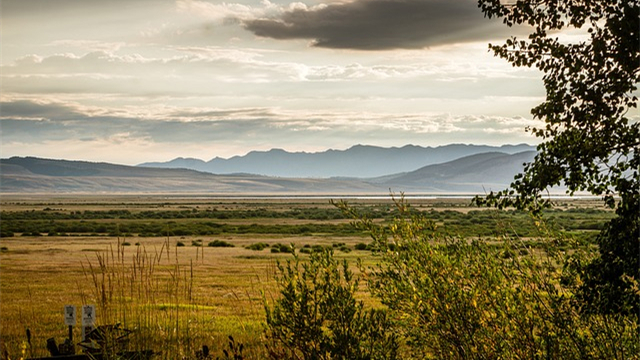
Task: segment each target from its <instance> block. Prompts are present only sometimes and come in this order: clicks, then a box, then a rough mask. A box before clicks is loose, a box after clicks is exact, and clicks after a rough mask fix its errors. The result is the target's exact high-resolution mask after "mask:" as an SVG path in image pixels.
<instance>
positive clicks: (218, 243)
mask: <svg viewBox="0 0 640 360" xmlns="http://www.w3.org/2000/svg"><path fill="white" fill-rule="evenodd" d="M207 246H209V247H235V245H233V244H231V243H228V242H226V241H224V240H213V241H210V242H209V244H207Z"/></svg>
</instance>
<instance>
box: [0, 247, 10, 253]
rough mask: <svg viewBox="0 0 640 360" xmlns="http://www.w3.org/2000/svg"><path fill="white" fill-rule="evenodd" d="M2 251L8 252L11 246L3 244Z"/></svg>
mask: <svg viewBox="0 0 640 360" xmlns="http://www.w3.org/2000/svg"><path fill="white" fill-rule="evenodd" d="M0 251H1V252H6V251H9V248H8V247H6V246H3V247H0Z"/></svg>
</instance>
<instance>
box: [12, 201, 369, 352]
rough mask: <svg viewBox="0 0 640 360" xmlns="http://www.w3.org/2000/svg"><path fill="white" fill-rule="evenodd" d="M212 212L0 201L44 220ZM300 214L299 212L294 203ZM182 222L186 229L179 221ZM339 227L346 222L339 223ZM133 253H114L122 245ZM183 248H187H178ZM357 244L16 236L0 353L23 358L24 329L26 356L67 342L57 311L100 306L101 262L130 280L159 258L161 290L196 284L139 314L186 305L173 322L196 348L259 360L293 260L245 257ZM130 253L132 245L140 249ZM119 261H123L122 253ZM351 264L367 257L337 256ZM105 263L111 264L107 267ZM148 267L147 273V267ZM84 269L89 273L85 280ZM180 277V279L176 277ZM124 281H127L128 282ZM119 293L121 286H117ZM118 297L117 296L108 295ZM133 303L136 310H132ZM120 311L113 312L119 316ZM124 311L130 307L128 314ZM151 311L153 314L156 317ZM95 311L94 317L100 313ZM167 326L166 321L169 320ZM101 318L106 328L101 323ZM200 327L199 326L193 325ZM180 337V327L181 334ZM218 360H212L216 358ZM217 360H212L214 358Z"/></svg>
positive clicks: (271, 238) (277, 204)
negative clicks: (67, 215)
mask: <svg viewBox="0 0 640 360" xmlns="http://www.w3.org/2000/svg"><path fill="white" fill-rule="evenodd" d="M187 203H188V206H204V205H205V204H208V205H211V202H210V201H209V202H207V201H205V200H202V201H195V202H194V201H193V200H180V199H179V200H173V201H161V202H159V199H157V198H153V199H151V198H147V197H144V198H130V197H125V198H115V199H114V198H111V199H102V198H101V199H97V198H84V197H65V198H55V199H49V198H47V199H43V198H39V197H36V198H27V199H15V198H11V199H7V198H4V199H3V204H2V209H3V210H4V211H24V210H32V209H35V210H42V209H44V208H47V207H48V208H52V209H55V210H60V211H84V210H106V209H128V210H131V211H143V210H168V209H181V208H184V207H185V206H187ZM305 204H307V205H308V206H316V207H317V206H327V207H330V206H332V205H330V204H329V202H328V201H327V200H316V201H303V202H302V205H305ZM214 205H215V206H218V207H222V208H226V209H239V208H249V207H264V206H269V208H270V209H278V208H282V209H286V208H289V207H291V206H292V204H291V200H286V201H285V200H269V201H266V202H262V201H261V202H259V203H256V201H255V200H253V201H251V200H238V199H234V200H220V201H216V203H215V204H214ZM296 206H298V207H299V206H301V203H299V202H298V203H297V204H296ZM185 221H188V220H185ZM249 221H250V222H252V223H255V222H256V221H257V220H256V219H251V220H244V219H230V220H228V222H229V223H234V222H236V223H246V222H249ZM259 221H261V222H263V223H270V222H280V223H282V222H284V223H300V222H304V221H303V220H297V219H264V220H259ZM341 221H345V220H341ZM196 238H197V239H200V240H202V242H203V244H205V246H202V247H197V246H192V244H191V241H192V240H194V239H196ZM211 240H224V241H227V242H229V243H231V244H234V245H235V247H229V248H212V247H207V246H206V244H207V243H208V242H209V241H211ZM125 241H126V242H128V243H130V244H131V245H130V246H120V247H119V246H118V244H119V243H121V242H125ZM178 241H181V242H183V243H185V244H186V246H184V247H176V243H177V242H178ZM337 241H340V242H347V243H350V244H352V245H353V244H355V243H356V242H358V241H362V238H360V237H354V238H345V237H340V238H338V239H333V238H331V237H327V236H322V235H319V236H313V235H309V236H286V235H259V236H256V235H252V234H248V235H231V236H215V237H207V236H187V237H169V238H167V237H163V238H138V237H135V236H134V237H131V238H115V237H107V236H104V237H95V236H85V237H82V236H77V237H75V236H74V237H56V236H43V237H30V236H16V237H12V238H3V239H2V240H1V245H2V247H4V248H6V249H7V250H6V251H2V252H1V253H0V315H1V321H0V334H1V337H0V340H1V342H2V344H0V347H1V348H2V349H3V350H2V351H3V352H4V351H5V350H6V351H7V353H8V354H10V356H12V358H15V357H16V355H15V354H17V353H19V352H20V348H21V346H23V343H25V342H26V340H27V338H26V335H25V334H26V329H29V330H30V332H31V334H32V339H31V346H30V347H28V351H27V356H33V357H35V356H45V355H48V352H47V350H46V348H45V344H46V339H48V338H51V337H55V338H56V340H57V341H58V342H62V341H63V340H64V338H66V336H67V332H68V330H67V327H66V326H65V325H64V322H63V306H64V305H66V304H73V305H76V307H77V308H79V307H80V306H81V305H82V304H91V303H93V304H96V303H99V300H98V298H99V296H97V295H96V285H95V283H94V282H93V280H92V276H91V273H97V274H98V275H100V272H101V271H100V270H99V269H98V268H99V265H100V264H99V263H100V261H99V257H101V258H102V259H103V262H106V263H108V265H111V267H112V268H116V269H118V268H122V269H124V270H123V271H124V272H130V271H132V270H131V267H132V266H133V263H134V262H135V260H134V259H135V258H136V255H137V254H138V255H139V253H140V252H146V253H147V254H148V255H149V258H150V259H151V258H154V257H156V256H160V257H161V260H159V261H158V266H156V267H155V268H154V275H153V276H154V277H155V278H156V279H163V280H165V281H166V280H167V279H170V278H171V277H172V276H174V275H175V272H176V271H178V272H179V273H180V274H182V275H181V276H182V279H183V282H182V283H181V284H179V285H178V287H184V286H187V285H186V284H187V283H192V293H191V296H190V299H187V298H186V297H185V296H183V294H179V295H180V296H177V295H176V294H177V293H179V292H180V291H177V290H175V289H174V290H172V291H168V292H169V294H164V295H167V296H164V295H160V294H157V296H156V297H154V298H153V299H152V300H154V301H156V303H155V304H147V303H145V304H144V305H145V306H150V307H152V310H155V311H159V312H161V313H162V312H163V311H165V312H166V310H163V307H164V308H166V303H173V304H174V305H175V304H178V305H185V306H184V309H186V311H184V312H182V313H180V314H178V315H177V316H179V317H181V318H182V319H181V320H180V321H182V320H185V321H187V322H190V325H189V326H191V327H192V329H191V330H190V331H193V332H192V334H191V335H192V337H193V338H194V339H192V340H193V344H191V345H190V346H196V347H199V346H201V345H202V344H207V345H208V346H209V347H210V348H212V351H215V350H214V349H216V348H218V349H220V348H222V347H225V346H226V343H227V336H228V335H232V336H233V337H234V338H235V339H236V341H238V342H241V343H243V344H244V345H245V351H244V353H245V356H246V357H249V358H259V357H260V354H261V351H262V345H261V343H260V338H261V334H262V321H263V320H264V310H263V295H262V294H265V295H266V297H267V298H269V297H270V296H273V295H274V293H273V291H274V279H273V276H274V273H275V264H276V261H277V260H283V259H287V258H290V255H289V254H272V253H270V251H269V248H267V249H265V250H262V251H254V250H248V249H245V248H243V246H245V245H249V244H252V243H256V242H267V243H276V242H279V243H284V244H289V243H294V244H296V247H298V248H299V247H302V246H303V245H304V244H324V245H330V244H331V243H332V242H337ZM136 243H137V244H138V245H136ZM119 251H120V252H119ZM338 254H339V256H345V257H349V258H353V259H354V260H355V258H356V257H358V256H367V254H369V252H365V251H362V252H359V251H354V252H351V253H349V254H340V253H338ZM104 259H107V260H104ZM147 265H148V264H147ZM90 267H93V268H94V269H93V271H91V269H90ZM176 268H178V270H176ZM126 281H127V280H124V282H126ZM116 287H117V286H116ZM114 292H117V291H114ZM134 301H135V300H134ZM116 307H117V306H116ZM120 307H125V308H128V307H131V304H127V305H126V306H123V305H120ZM154 307H155V308H154ZM98 308H99V307H98ZM167 316H169V315H167ZM105 318H108V320H107V319H105ZM112 320H113V322H118V321H119V322H122V321H124V320H123V319H113V315H112V314H100V312H99V310H98V314H97V321H98V323H105V324H107V323H109V321H112ZM196 323H197V324H196ZM178 328H179V327H178ZM80 331H81V330H80V326H79V324H78V326H76V327H75V328H74V338H75V339H79V338H80ZM215 354H216V353H215V352H214V355H215ZM219 354H221V352H219V353H218V355H219Z"/></svg>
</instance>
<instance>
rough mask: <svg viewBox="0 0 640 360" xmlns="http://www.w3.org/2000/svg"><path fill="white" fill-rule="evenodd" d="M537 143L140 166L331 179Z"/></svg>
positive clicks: (266, 154) (264, 154)
mask: <svg viewBox="0 0 640 360" xmlns="http://www.w3.org/2000/svg"><path fill="white" fill-rule="evenodd" d="M534 150H535V147H534V146H531V145H527V144H519V145H503V146H488V145H465V144H450V145H444V146H438V147H421V146H416V145H406V146H403V147H400V148H398V147H391V148H384V147H378V146H370V145H356V146H353V147H351V148H349V149H347V150H327V151H323V152H316V153H307V152H288V151H285V150H282V149H271V150H269V151H252V152H249V153H247V154H246V155H244V156H234V157H231V158H229V159H223V158H219V157H216V158H214V159H212V160H209V161H203V160H199V159H193V158H176V159H173V160H171V161H168V162H148V163H143V164H140V165H138V166H139V167H157V168H172V169H177V168H183V169H191V170H197V171H204V172H209V173H213V174H234V173H245V174H259V175H265V176H282V177H300V178H329V177H356V178H371V177H378V176H384V175H389V174H395V173H402V172H408V171H413V170H416V169H418V168H421V167H423V166H427V165H433V164H439V163H444V162H448V161H452V160H455V159H459V158H461V157H465V156H469V155H475V154H482V153H489V152H501V153H505V154H515V153H520V152H524V151H534Z"/></svg>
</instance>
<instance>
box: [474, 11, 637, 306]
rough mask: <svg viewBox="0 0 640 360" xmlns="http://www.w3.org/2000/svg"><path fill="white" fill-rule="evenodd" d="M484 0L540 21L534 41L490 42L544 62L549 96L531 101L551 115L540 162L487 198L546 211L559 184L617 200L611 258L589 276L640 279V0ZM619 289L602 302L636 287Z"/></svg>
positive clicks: (528, 21)
mask: <svg viewBox="0 0 640 360" xmlns="http://www.w3.org/2000/svg"><path fill="white" fill-rule="evenodd" d="M478 5H479V7H480V8H481V9H482V11H483V12H484V14H485V16H487V17H489V18H492V17H498V18H502V19H503V22H504V24H506V25H507V26H513V25H523V26H528V27H529V28H530V29H531V32H530V34H529V36H528V37H527V38H526V39H524V40H523V39H518V38H516V37H512V38H510V39H508V40H507V41H506V42H505V43H504V44H502V45H489V47H490V49H491V50H492V51H493V52H494V54H495V55H496V56H499V57H501V58H503V59H506V60H507V61H508V62H510V63H511V64H512V65H513V66H528V67H532V66H535V67H537V68H538V69H539V70H540V71H542V72H543V73H544V75H543V82H544V86H545V89H546V100H545V101H544V102H542V103H541V104H540V105H538V106H536V107H535V108H533V109H532V110H531V113H532V114H533V117H534V118H535V119H539V120H542V121H544V125H543V126H541V127H535V128H530V129H528V130H529V131H530V132H531V133H533V134H534V135H536V136H537V137H539V138H541V139H542V140H543V142H542V143H541V144H540V145H539V146H538V154H537V155H536V157H535V159H534V161H533V162H532V163H530V164H527V165H526V166H525V169H524V172H523V173H522V174H520V175H518V176H516V178H515V180H514V182H513V183H512V184H511V187H510V189H507V190H504V191H500V192H497V193H493V192H492V193H490V194H489V195H488V196H486V197H484V198H478V199H476V201H477V203H479V204H489V205H494V206H497V207H499V208H503V207H506V206H516V207H518V208H521V209H529V210H532V211H534V212H539V211H540V209H541V208H543V207H545V206H548V205H549V200H545V199H543V198H542V194H543V193H544V191H545V190H547V189H549V188H550V187H553V186H558V185H564V186H566V187H567V192H568V193H569V194H574V193H575V192H579V191H588V192H589V193H591V194H594V195H598V196H602V197H603V199H604V201H605V202H606V204H607V205H609V206H610V207H612V208H613V207H616V214H617V216H618V218H616V219H614V220H612V221H611V222H610V223H609V224H608V226H607V227H606V228H605V230H604V231H603V232H602V233H601V234H600V237H599V245H600V251H601V257H600V259H599V260H596V262H595V263H594V264H592V266H590V267H588V268H587V273H586V275H585V276H586V277H587V278H588V280H589V281H588V282H589V283H590V284H591V285H592V286H595V287H596V288H597V289H599V290H602V291H605V289H609V290H611V289H612V288H611V286H610V285H611V284H613V283H619V282H620V277H621V276H630V277H631V278H634V279H635V280H638V279H640V270H639V268H640V264H639V261H640V240H639V228H640V223H639V221H638V217H639V214H640V176H639V171H640V123H639V122H638V120H637V119H633V118H631V117H628V112H629V110H630V109H632V108H636V107H637V103H638V97H637V96H636V95H637V92H636V90H637V84H638V83H639V82H640V35H639V33H640V1H638V0H610V1H595V0H535V1H534V0H517V1H515V2H512V1H509V2H508V3H507V2H504V1H500V0H479V1H478ZM566 29H580V30H579V31H581V32H582V33H583V36H582V37H581V40H580V41H577V42H574V43H571V42H568V41H565V40H563V39H562V38H561V36H560V33H559V31H561V30H566ZM616 197H617V199H616ZM596 264H597V265H596ZM614 288H615V289H617V290H615V291H613V292H610V293H609V294H608V295H606V294H604V293H598V296H599V297H603V296H604V297H606V298H608V299H609V300H607V301H604V302H602V301H600V305H598V306H600V310H603V306H604V307H608V309H611V306H612V305H613V304H612V302H615V301H614V300H615V299H616V298H618V299H619V298H620V296H621V294H622V293H627V292H628V291H629V290H630V287H629V286H626V285H624V286H622V285H621V287H618V286H614ZM591 290H592V289H591ZM607 291H608V290H606V291H605V292H607ZM587 292H588V291H587ZM587 292H586V293H587ZM623 298H625V299H631V300H630V301H631V304H626V305H624V306H623V305H621V304H617V305H616V306H614V307H615V308H621V307H628V305H631V307H632V309H633V310H634V311H636V312H637V311H640V305H639V304H640V295H638V294H636V295H634V296H631V297H630V298H629V297H624V296H623Z"/></svg>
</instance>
